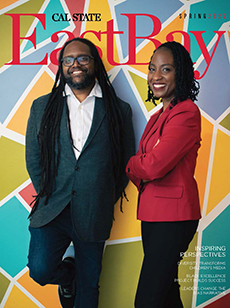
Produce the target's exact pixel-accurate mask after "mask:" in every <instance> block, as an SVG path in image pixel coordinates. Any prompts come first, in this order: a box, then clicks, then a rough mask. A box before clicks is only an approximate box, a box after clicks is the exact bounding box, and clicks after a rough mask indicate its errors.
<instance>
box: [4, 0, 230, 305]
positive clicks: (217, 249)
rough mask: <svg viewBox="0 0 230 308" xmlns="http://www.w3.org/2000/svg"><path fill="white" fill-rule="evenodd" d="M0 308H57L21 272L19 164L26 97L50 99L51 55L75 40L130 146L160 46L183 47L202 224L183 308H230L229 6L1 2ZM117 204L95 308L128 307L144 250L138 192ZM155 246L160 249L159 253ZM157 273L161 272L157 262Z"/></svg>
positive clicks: (187, 0) (149, 110) (24, 188)
mask: <svg viewBox="0 0 230 308" xmlns="http://www.w3.org/2000/svg"><path fill="white" fill-rule="evenodd" d="M0 13H1V15H0V24H1V27H0V33H1V35H0V38H1V50H0V55H1V56H0V62H1V65H0V89H1V90H0V92H1V101H0V149H1V151H0V170H1V178H0V251H1V253H0V307H4V308H15V307H17V308H26V307H28V308H36V307H40V308H54V307H57V308H58V307H61V306H60V303H59V300H58V295H57V286H52V285H47V286H45V287H41V286H39V285H38V284H36V283H35V282H34V281H33V280H32V279H31V278H30V277H29V273H28V267H27V256H28V247H29V240H30V238H29V232H28V225H29V221H28V215H29V212H30V210H31V205H30V204H31V201H32V200H33V196H34V195H35V191H34V188H33V185H32V183H31V180H30V178H29V175H28V173H27V170H26V164H25V132H26V126H27V120H28V116H29V112H30V107H31V104H32V102H33V100H34V99H36V98H37V97H39V96H42V95H44V94H47V93H49V92H50V91H51V88H52V86H53V84H54V79H55V74H56V72H57V63H58V60H57V59H58V53H59V51H60V49H61V48H62V46H63V45H64V43H65V42H66V41H67V40H69V39H72V38H73V37H83V38H87V39H89V40H91V41H92V42H93V43H94V44H95V45H96V46H97V47H98V50H99V53H100V56H101V57H102V60H103V62H104V64H105V67H106V70H107V72H108V75H109V78H110V81H111V83H112V85H113V86H114V88H115V90H116V93H117V95H118V96H119V97H120V98H121V99H123V100H124V101H126V102H128V103H129V104H130V105H131V107H132V111H133V124H134V130H135V139H136V146H137V147H138V143H139V141H140V137H141V135H142V133H143V130H144V128H145V126H146V123H147V122H148V120H149V118H150V117H151V115H153V114H154V113H155V112H156V111H158V110H159V109H160V108H161V102H160V101H158V104H157V106H155V105H154V104H152V103H150V102H146V98H147V91H148V86H147V73H148V62H149V60H150V57H151V55H152V53H153V51H154V50H155V49H156V48H157V47H158V46H160V45H161V44H162V43H164V42H167V41H173V40H174V41H177V42H180V43H181V44H183V45H184V46H185V47H186V49H187V50H188V51H189V53H190V56H191V58H192V61H193V63H194V68H195V77H196V79H197V81H198V82H199V84H200V93H199V96H198V101H197V102H196V104H197V105H198V107H199V109H200V112H201V116H202V132H201V138H202V142H201V148H200V149H199V152H198V161H197V166H196V172H195V178H196V180H197V183H198V188H199V195H200V203H201V212H202V218H201V220H200V223H199V226H198V229H197V232H196V235H195V237H194V238H193V241H192V242H191V243H190V246H189V249H188V251H187V252H186V253H185V254H184V256H183V259H182V261H181V262H180V266H179V278H178V280H179V284H180V286H181V287H180V289H181V297H182V301H183V304H184V307H185V308H195V307H198V308H201V307H209V308H226V307H230V294H229V293H230V292H229V291H230V264H229V249H230V237H229V220H230V206H229V204H230V193H229V191H230V189H229V188H230V181H229V174H230V159H229V150H230V2H229V0H219V1H218V0H162V1H155V0H144V1H139V0H100V1H98V0H2V1H1V3H0ZM126 193H127V196H128V200H129V201H126V200H124V201H123V213H122V212H121V211H120V203H119V201H118V203H117V204H116V205H115V215H114V222H113V227H112V231H111V236H110V238H109V240H108V241H107V242H106V248H105V251H104V257H103V270H102V274H101V278H100V302H99V307H100V308H108V307H109V308H131V307H133V306H134V304H133V303H134V297H135V292H136V287H137V283H138V277H139V272H140V268H141V263H142V258H143V252H142V242H141V230H140V221H138V220H137V219H136V211H137V210H136V209H137V197H138V194H137V190H136V188H135V186H134V185H133V184H132V183H131V182H130V183H129V184H128V187H127V188H126ZM157 249H158V247H156V250H157ZM156 266H157V265H156Z"/></svg>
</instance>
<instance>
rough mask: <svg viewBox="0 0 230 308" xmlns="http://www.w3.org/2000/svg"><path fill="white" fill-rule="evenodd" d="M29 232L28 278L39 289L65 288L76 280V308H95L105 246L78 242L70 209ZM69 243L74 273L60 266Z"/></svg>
mask: <svg viewBox="0 0 230 308" xmlns="http://www.w3.org/2000/svg"><path fill="white" fill-rule="evenodd" d="M29 230H30V234H31V240H30V247H29V256H28V260H29V262H28V267H29V270H30V276H31V278H33V279H34V280H35V281H36V282H37V283H39V284H40V285H45V284H60V285H66V284H69V283H70V282H71V280H72V279H73V278H74V277H76V301H75V308H85V307H90V308H96V307H97V306H98V295H99V291H98V289H99V286H98V282H99V277H100V273H101V261H102V255H103V249H104V244H105V242H104V241H103V242H90V243H89V242H81V241H80V240H79V239H78V238H77V236H76V234H75V232H74V230H73V225H72V221H71V216H70V206H69V205H68V206H67V207H66V208H65V209H64V211H63V212H62V213H61V214H60V215H59V216H58V217H56V218H55V219H54V220H53V221H52V222H50V223H49V224H47V225H45V226H44V227H41V228H30V229H29ZM71 241H72V242H73V245H74V250H75V264H76V272H74V271H73V270H71V269H70V268H69V267H68V266H66V264H65V263H63V262H62V257H63V255H64V253H65V251H66V249H67V248H68V246H69V244H70V243H71Z"/></svg>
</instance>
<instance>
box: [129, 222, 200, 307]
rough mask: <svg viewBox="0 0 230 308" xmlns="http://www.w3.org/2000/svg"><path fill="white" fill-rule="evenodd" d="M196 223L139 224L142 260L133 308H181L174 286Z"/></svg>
mask: <svg viewBox="0 0 230 308" xmlns="http://www.w3.org/2000/svg"><path fill="white" fill-rule="evenodd" d="M197 225H198V221H197V220H194V221H181V222H142V225H141V228H142V241H143V250H144V259H143V264H142V269H141V274H140V278H139V283H138V288H137V293H136V298H135V307H136V308H183V305H182V302H181V299H180V289H179V288H180V286H179V284H178V281H177V278H178V264H179V261H180V260H181V259H182V257H181V253H182V252H185V251H186V250H187V249H188V245H189V243H190V242H191V240H192V238H193V236H194V234H195V232H196V229H197Z"/></svg>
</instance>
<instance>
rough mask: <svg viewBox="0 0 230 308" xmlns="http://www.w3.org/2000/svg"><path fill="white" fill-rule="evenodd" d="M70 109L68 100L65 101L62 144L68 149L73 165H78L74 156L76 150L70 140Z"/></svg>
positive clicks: (67, 152)
mask: <svg viewBox="0 0 230 308" xmlns="http://www.w3.org/2000/svg"><path fill="white" fill-rule="evenodd" d="M67 112H68V108H67V103H66V100H65V101H64V106H63V114H62V120H61V136H62V137H61V138H62V141H61V142H62V144H63V147H64V148H65V149H67V151H66V154H67V155H68V156H69V159H70V160H71V161H72V162H73V164H75V163H76V157H75V155H74V150H73V146H72V142H71V138H70V131H69V127H68V122H69V121H68V114H67Z"/></svg>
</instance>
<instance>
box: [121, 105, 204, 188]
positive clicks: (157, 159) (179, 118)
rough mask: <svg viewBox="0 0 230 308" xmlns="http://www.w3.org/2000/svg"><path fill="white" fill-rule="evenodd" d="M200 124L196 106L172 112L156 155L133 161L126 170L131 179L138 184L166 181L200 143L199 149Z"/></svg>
mask: <svg viewBox="0 0 230 308" xmlns="http://www.w3.org/2000/svg"><path fill="white" fill-rule="evenodd" d="M194 106H195V105H194ZM175 109H176V108H175ZM200 121H201V119H200V112H199V109H198V108H197V107H196V106H195V108H193V109H192V110H180V109H179V110H178V111H177V112H175V111H174V112H172V114H171V115H170V116H169V117H168V119H167V120H166V122H165V124H164V127H163V129H162V135H161V136H160V137H159V143H158V144H157V145H156V146H155V147H154V148H153V149H152V151H150V152H149V153H143V154H142V153H137V155H135V156H132V157H131V159H130V160H129V162H128V165H127V168H126V172H127V174H128V177H129V178H130V179H131V180H132V179H133V178H134V179H135V182H137V180H139V181H141V180H147V181H153V180H155V179H159V178H162V177H164V176H165V175H166V174H167V173H168V172H169V171H171V170H172V169H173V168H174V167H175V166H176V165H177V163H178V162H179V161H180V160H181V158H182V157H183V156H184V155H185V154H186V153H187V152H188V151H189V150H190V149H191V148H192V147H193V146H194V145H195V144H196V143H197V146H198V148H199V146H200ZM134 184H135V183H134Z"/></svg>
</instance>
